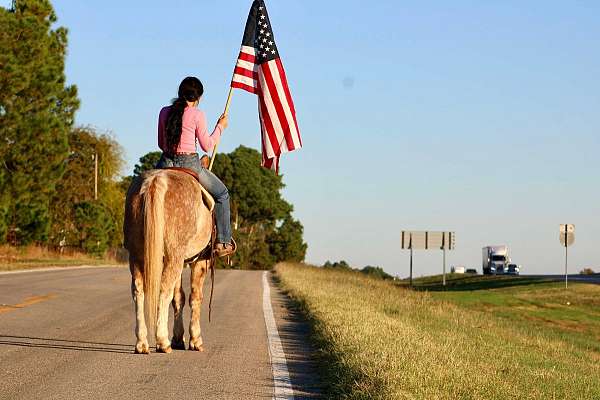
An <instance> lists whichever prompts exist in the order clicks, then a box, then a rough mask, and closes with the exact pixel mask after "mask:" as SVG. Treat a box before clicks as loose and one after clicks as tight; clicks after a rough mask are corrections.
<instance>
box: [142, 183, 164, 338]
mask: <svg viewBox="0 0 600 400" xmlns="http://www.w3.org/2000/svg"><path fill="white" fill-rule="evenodd" d="M144 186H146V188H145V189H146V190H145V196H144V300H145V307H144V308H145V309H146V310H147V316H148V325H149V327H150V332H152V333H154V334H155V333H156V323H157V313H158V301H159V295H160V283H161V276H162V271H163V256H164V248H165V245H164V232H165V216H164V203H165V193H166V192H167V186H168V183H167V180H166V178H165V176H164V175H162V174H157V175H153V176H150V177H148V181H147V182H144Z"/></svg>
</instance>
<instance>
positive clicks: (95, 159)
mask: <svg viewBox="0 0 600 400" xmlns="http://www.w3.org/2000/svg"><path fill="white" fill-rule="evenodd" d="M93 158H94V200H98V151H97V150H96V149H94V157H93Z"/></svg>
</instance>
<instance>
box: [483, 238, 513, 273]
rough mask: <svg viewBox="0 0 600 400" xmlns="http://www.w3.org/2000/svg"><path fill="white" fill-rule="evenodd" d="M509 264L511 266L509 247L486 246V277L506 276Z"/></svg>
mask: <svg viewBox="0 0 600 400" xmlns="http://www.w3.org/2000/svg"><path fill="white" fill-rule="evenodd" d="M508 264H510V255H509V252H508V246H505V245H501V246H486V247H484V248H483V265H482V271H483V274H484V275H490V274H504V273H505V272H508Z"/></svg>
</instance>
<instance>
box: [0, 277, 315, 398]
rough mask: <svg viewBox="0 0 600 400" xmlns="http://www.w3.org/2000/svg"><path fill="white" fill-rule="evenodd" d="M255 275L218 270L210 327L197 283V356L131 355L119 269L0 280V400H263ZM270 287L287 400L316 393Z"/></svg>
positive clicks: (265, 374)
mask: <svg viewBox="0 0 600 400" xmlns="http://www.w3.org/2000/svg"><path fill="white" fill-rule="evenodd" d="M262 276H263V275H262V272H253V271H222V270H218V271H217V275H216V284H215V298H214V301H213V315H212V322H211V323H210V324H209V323H208V304H207V303H208V300H207V299H208V296H207V293H208V290H209V286H207V285H206V286H205V302H204V304H203V308H202V324H201V326H202V337H203V339H204V352H203V353H198V352H192V351H177V350H174V351H173V353H171V354H157V353H152V354H150V355H135V354H133V350H134V344H135V336H134V324H135V320H134V311H133V302H132V300H131V296H130V275H129V271H128V269H125V268H94V269H78V270H68V269H63V270H60V271H45V272H41V271H37V272H26V273H17V274H2V275H0V375H1V380H0V399H73V398H78V399H111V398H125V399H127V398H132V399H133V398H136V399H139V398H150V399H178V400H181V399H268V398H272V397H273V388H274V386H273V385H274V384H273V373H272V369H271V365H270V357H269V347H268V339H267V333H266V327H265V319H264V315H263V299H262V294H263V288H262ZM269 281H270V279H269ZM208 282H209V280H208V279H207V280H206V283H207V284H208ZM270 285H271V300H272V301H271V304H272V307H273V311H274V314H275V320H276V324H277V328H278V331H279V332H280V336H281V340H282V344H283V349H284V351H285V353H286V354H285V355H286V357H287V361H288V368H289V374H290V377H291V382H292V385H293V389H294V391H295V398H296V399H299V398H315V397H318V396H319V392H320V383H319V381H318V373H317V369H316V365H315V363H314V361H313V358H314V357H313V354H314V351H313V349H312V347H311V346H310V344H309V343H308V341H307V335H308V328H307V325H306V323H305V322H303V321H302V320H301V318H300V317H298V315H296V314H295V313H294V311H293V309H292V308H290V307H289V304H288V303H287V301H286V299H285V297H283V296H282V295H281V293H279V292H278V291H277V289H276V288H275V287H274V286H273V284H272V282H271V283H270ZM184 290H185V292H186V296H187V295H188V294H189V270H185V271H184ZM185 311H186V312H185V325H186V330H187V324H188V322H189V307H188V306H187V305H186V307H185ZM171 313H172V312H171ZM171 317H172V316H171ZM170 326H172V322H171V325H170ZM186 340H187V332H186ZM152 344H153V343H152V342H151V345H152Z"/></svg>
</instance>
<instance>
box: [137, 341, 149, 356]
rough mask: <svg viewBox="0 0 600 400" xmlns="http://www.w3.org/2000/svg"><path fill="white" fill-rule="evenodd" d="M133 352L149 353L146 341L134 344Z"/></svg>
mask: <svg viewBox="0 0 600 400" xmlns="http://www.w3.org/2000/svg"><path fill="white" fill-rule="evenodd" d="M135 354H150V348H149V347H148V343H138V344H136V345H135Z"/></svg>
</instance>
